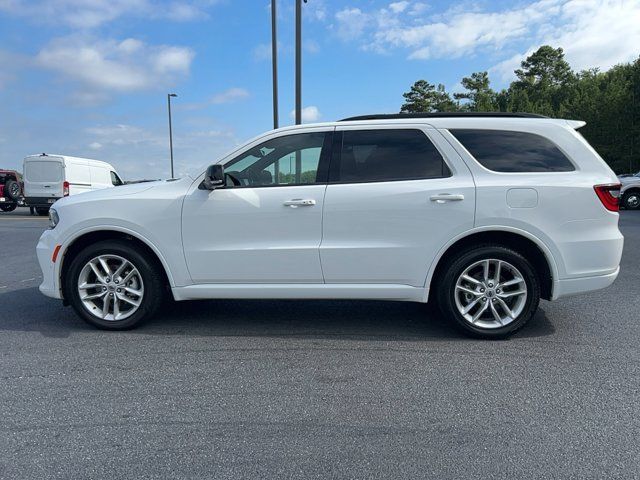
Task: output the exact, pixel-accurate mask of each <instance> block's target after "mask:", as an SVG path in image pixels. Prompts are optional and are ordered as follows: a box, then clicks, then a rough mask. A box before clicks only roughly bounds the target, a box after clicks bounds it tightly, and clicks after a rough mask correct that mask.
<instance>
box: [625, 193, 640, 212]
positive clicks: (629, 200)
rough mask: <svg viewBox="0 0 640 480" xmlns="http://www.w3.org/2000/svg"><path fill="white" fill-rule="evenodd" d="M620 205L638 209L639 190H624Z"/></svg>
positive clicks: (628, 208) (639, 204)
mask: <svg viewBox="0 0 640 480" xmlns="http://www.w3.org/2000/svg"><path fill="white" fill-rule="evenodd" d="M622 206H623V207H624V208H626V209H627V210H638V209H639V208H640V191H635V190H634V191H632V192H626V193H625V194H624V196H623V197H622Z"/></svg>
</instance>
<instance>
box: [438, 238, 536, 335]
mask: <svg viewBox="0 0 640 480" xmlns="http://www.w3.org/2000/svg"><path fill="white" fill-rule="evenodd" d="M443 271H444V274H443V276H442V278H441V282H440V284H439V286H438V303H439V306H440V309H441V311H442V313H443V314H444V315H445V316H447V317H448V318H449V319H450V320H451V321H452V322H453V324H454V325H455V326H456V327H458V328H459V329H460V330H462V331H463V332H464V333H466V334H468V335H472V336H475V337H482V338H504V337H507V336H509V335H511V334H513V333H515V332H516V331H518V330H519V329H521V328H522V327H523V326H524V325H525V324H526V323H527V322H528V321H529V320H530V319H531V317H532V316H533V315H534V313H535V311H536V309H537V308H538V303H539V301H540V281H539V279H538V276H537V274H536V271H535V270H534V268H533V266H532V265H531V264H530V263H529V261H527V259H525V258H524V257H523V256H522V255H520V254H519V253H518V252H515V251H513V250H511V249H508V248H505V247H501V246H497V245H495V246H493V245H486V246H481V247H476V248H473V249H470V250H466V251H464V252H461V253H460V254H458V255H456V256H455V257H454V258H452V259H451V260H450V261H449V262H448V263H447V264H446V265H445V268H444V270H443Z"/></svg>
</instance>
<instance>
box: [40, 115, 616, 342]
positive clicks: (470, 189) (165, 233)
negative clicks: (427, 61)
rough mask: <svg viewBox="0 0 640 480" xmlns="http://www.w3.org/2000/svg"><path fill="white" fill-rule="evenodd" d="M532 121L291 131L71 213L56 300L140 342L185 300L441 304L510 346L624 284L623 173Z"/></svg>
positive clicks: (414, 119)
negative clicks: (550, 308)
mask: <svg viewBox="0 0 640 480" xmlns="http://www.w3.org/2000/svg"><path fill="white" fill-rule="evenodd" d="M582 125H584V122H578V121H572V120H557V119H549V118H544V117H538V116H535V115H527V114H503V115H499V114H490V115H489V114H476V115H473V114H466V115H464V114H462V115H461V114H449V115H372V116H366V117H356V118H353V119H347V120H345V121H340V122H333V123H324V124H317V125H305V126H296V127H290V128H283V129H279V130H275V131H272V132H269V133H266V134H265V135H262V136H260V137H258V138H256V139H254V140H251V141H250V142H249V143H247V144H246V145H244V146H242V147H240V148H238V149H237V150H235V151H234V152H232V153H231V154H229V155H228V156H226V157H224V158H222V159H221V160H220V161H219V162H217V163H216V164H214V165H212V166H210V167H209V168H208V169H207V171H206V172H203V173H201V174H200V175H198V176H197V177H195V178H193V179H192V178H182V179H179V180H174V181H171V180H168V181H164V182H155V183H144V184H136V185H129V186H123V187H119V188H114V189H107V190H102V191H96V192H90V193H86V194H83V195H79V196H77V197H69V198H65V199H62V200H59V201H58V202H56V204H55V205H54V208H53V209H52V211H51V228H50V229H49V230H47V231H46V232H44V234H43V235H42V237H41V238H40V242H39V244H38V246H37V252H38V258H39V262H40V266H41V268H42V271H43V276H44V281H43V283H42V285H41V286H40V290H41V291H42V292H43V293H44V294H45V295H48V296H50V297H54V298H59V299H63V301H64V302H65V304H71V305H72V306H73V307H74V309H75V310H76V312H77V313H78V314H79V315H80V316H81V317H82V318H84V319H85V320H87V321H88V322H90V323H91V324H93V325H95V326H97V327H100V328H106V329H113V330H115V329H125V328H131V327H133V326H134V325H136V324H138V323H139V322H140V321H141V320H143V319H145V318H148V317H151V316H153V315H154V314H155V313H156V312H157V311H158V308H159V306H160V305H161V303H162V300H163V299H164V298H165V297H167V296H170V297H172V298H173V299H174V300H190V299H209V298H287V299H312V298H313V299H317V298H328V299H337V298H342V299H344V298H349V299H377V300H401V301H412V302H423V303H424V302H427V301H428V300H429V299H433V300H435V301H436V302H437V303H438V305H439V306H440V309H441V311H442V313H443V314H444V315H445V316H446V317H448V318H449V319H451V320H452V322H453V323H454V324H455V325H456V326H458V327H459V328H461V329H462V330H463V331H464V332H466V333H468V334H471V335H475V336H482V337H504V336H506V335H509V334H511V333H513V332H515V331H516V330H518V329H519V328H521V327H522V326H523V325H524V324H525V323H526V322H527V321H528V320H529V319H530V318H531V317H532V316H533V314H534V312H535V311H536V308H537V307H538V302H539V299H540V298H544V299H548V300H555V299H558V298H560V297H564V296H567V295H571V294H575V293H581V292H588V291H591V290H596V289H600V288H604V287H606V286H608V285H610V284H611V283H612V282H613V281H614V280H615V278H616V276H617V275H618V270H619V263H620V257H621V254H622V246H623V237H622V235H621V234H620V231H619V230H618V213H617V211H618V193H619V189H620V185H619V183H618V180H617V178H616V176H615V175H614V173H613V172H612V171H611V169H610V168H609V167H608V166H607V165H606V164H605V162H604V161H603V160H602V159H601V158H600V157H599V156H598V154H597V153H596V152H595V151H594V150H593V148H591V147H590V146H589V144H588V143H587V142H586V141H585V140H584V138H582V136H581V135H579V134H578V133H577V132H576V130H575V129H577V128H579V127H580V126H582Z"/></svg>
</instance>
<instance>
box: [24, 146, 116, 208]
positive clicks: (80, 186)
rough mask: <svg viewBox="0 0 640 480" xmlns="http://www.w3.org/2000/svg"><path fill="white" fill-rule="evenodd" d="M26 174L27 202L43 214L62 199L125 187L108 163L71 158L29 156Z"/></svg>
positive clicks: (25, 165)
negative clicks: (118, 186) (104, 189)
mask: <svg viewBox="0 0 640 480" xmlns="http://www.w3.org/2000/svg"><path fill="white" fill-rule="evenodd" d="M23 171H24V196H25V203H26V204H27V205H28V206H29V207H35V209H36V211H37V212H38V214H40V215H47V213H48V212H49V207H50V206H51V204H53V203H54V202H55V201H56V200H58V199H59V198H62V197H68V196H70V195H76V194H78V193H84V192H90V191H92V190H100V189H103V188H109V187H114V186H117V185H122V184H123V182H122V180H121V179H120V176H119V175H118V173H117V172H116V169H115V168H114V167H113V166H112V165H110V164H108V163H107V162H102V161H100V160H92V159H90V158H77V157H70V156H68V155H47V154H46V153H43V154H41V155H30V156H28V157H25V159H24V170H23Z"/></svg>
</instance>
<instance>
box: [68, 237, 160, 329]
mask: <svg viewBox="0 0 640 480" xmlns="http://www.w3.org/2000/svg"><path fill="white" fill-rule="evenodd" d="M100 258H102V260H104V261H105V262H106V266H107V267H108V268H109V269H110V275H113V274H114V273H117V272H116V270H117V268H118V267H119V266H120V265H121V263H120V262H121V260H123V261H125V262H128V264H129V265H130V266H131V268H129V267H126V268H125V269H124V270H123V271H122V273H121V274H120V275H119V276H118V278H107V275H106V274H105V271H106V270H105V268H104V267H103V265H102V262H101V261H100V260H99V259H100ZM92 261H93V262H94V266H96V268H97V269H98V272H99V273H100V274H101V280H99V279H98V277H97V274H96V273H95V270H93V269H92V268H91V266H90V265H89V262H92ZM133 269H135V271H136V272H137V273H132V272H133ZM126 277H130V280H126ZM163 278H164V277H163V275H162V272H161V271H160V267H158V266H157V265H156V263H155V262H154V261H153V259H150V258H149V256H148V255H146V254H143V253H141V252H140V251H139V250H137V249H136V248H135V245H134V244H132V243H130V242H128V241H125V240H105V241H101V242H97V243H95V244H93V245H89V246H88V247H86V248H85V249H84V250H82V251H80V252H79V253H78V254H77V255H76V256H75V257H74V258H73V260H71V264H70V266H69V269H68V270H67V273H66V275H65V278H63V279H62V282H63V293H64V298H65V299H66V300H67V301H69V303H70V304H71V306H72V307H73V309H74V310H75V311H76V313H77V314H78V316H80V317H81V318H82V319H83V320H85V321H86V322H88V323H90V324H91V325H93V326H95V327H98V328H101V329H104V330H127V329H131V328H134V327H136V326H137V325H139V324H140V323H141V322H143V321H144V320H147V319H149V318H151V317H153V316H154V315H155V314H156V312H157V311H158V309H159V308H160V306H161V304H162V299H163V298H164V296H165V295H164V280H163ZM106 280H109V281H108V282H107V281H106ZM118 280H120V281H123V280H126V281H127V284H126V285H125V283H124V282H123V283H120V281H118ZM81 282H82V283H81ZM81 284H82V285H96V287H88V288H84V289H80V288H79V287H80V285H81ZM124 289H128V291H137V292H142V294H141V295H132V294H129V293H128V291H127V292H125V291H124ZM118 292H120V293H118ZM81 294H82V295H83V298H84V299H83V298H81ZM100 294H102V296H100ZM92 296H93V297H94V298H91V297H92ZM122 297H126V298H128V299H129V301H125V300H123V299H122ZM107 298H109V303H108V306H107V310H106V312H107V313H106V315H105V314H104V305H105V300H104V299H107ZM116 301H117V302H118V305H120V306H119V307H118V312H119V313H118V315H120V316H121V317H122V318H118V317H117V316H116V310H115V302H116ZM131 301H134V303H135V302H137V303H138V306H137V307H136V306H135V305H133V304H132V303H131ZM92 312H94V313H92ZM125 315H126V316H125Z"/></svg>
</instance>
